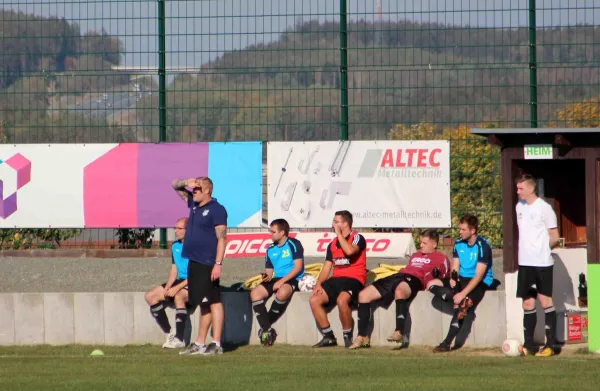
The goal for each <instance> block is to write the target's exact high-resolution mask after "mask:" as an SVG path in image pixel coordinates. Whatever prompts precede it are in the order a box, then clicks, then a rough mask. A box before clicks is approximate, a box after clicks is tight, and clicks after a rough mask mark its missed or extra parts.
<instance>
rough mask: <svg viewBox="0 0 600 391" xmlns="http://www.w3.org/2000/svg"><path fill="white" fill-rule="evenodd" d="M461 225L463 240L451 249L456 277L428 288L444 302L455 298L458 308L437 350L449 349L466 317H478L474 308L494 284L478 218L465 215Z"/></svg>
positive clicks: (490, 263) (489, 252) (454, 275)
mask: <svg viewBox="0 0 600 391" xmlns="http://www.w3.org/2000/svg"><path fill="white" fill-rule="evenodd" d="M458 227H459V234H460V239H458V240H457V241H456V242H455V243H454V249H453V251H452V257H453V259H452V274H453V276H452V277H454V278H451V279H445V280H444V281H443V284H442V282H441V281H436V282H434V283H432V285H431V286H430V287H429V291H430V292H431V293H433V294H434V295H436V296H438V297H440V298H442V300H444V301H453V302H454V307H455V309H454V314H453V316H452V320H451V321H450V329H449V330H448V334H447V336H446V339H444V341H442V343H440V344H439V345H438V346H437V347H435V348H434V349H433V351H434V352H435V353H441V352H449V351H450V346H451V345H452V341H453V340H454V338H456V336H457V335H458V334H459V332H460V330H461V329H462V327H463V324H464V318H465V316H466V315H467V314H471V315H472V316H473V317H474V316H475V309H476V308H477V306H478V305H479V303H480V302H481V300H483V297H484V296H485V291H487V290H488V289H490V287H491V286H492V284H493V283H494V272H493V271H492V247H491V246H490V244H489V243H488V241H487V240H486V239H485V238H484V237H482V236H480V235H478V233H477V230H478V227H479V222H478V220H477V217H475V216H473V215H471V214H465V215H464V216H463V217H462V219H461V220H460V223H459V226H458ZM456 272H457V273H456ZM457 280H458V281H457ZM454 292H456V293H454Z"/></svg>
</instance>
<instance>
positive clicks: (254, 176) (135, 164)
mask: <svg viewBox="0 0 600 391" xmlns="http://www.w3.org/2000/svg"><path fill="white" fill-rule="evenodd" d="M201 176H208V177H209V178H211V179H212V180H213V184H214V190H213V198H216V199H217V200H218V201H219V202H220V203H221V204H223V205H224V206H225V208H226V209H227V213H228V225H229V226H230V227H260V226H261V222H262V221H261V211H262V145H261V143H260V142H232V143H160V144H150V143H139V144H137V143H131V144H50V145H48V144H18V145H0V196H1V197H0V198H1V199H0V228H119V227H122V228H136V227H140V228H141V227H144V228H152V227H157V228H166V227H173V226H174V224H175V221H176V220H177V219H178V218H180V217H187V216H188V215H189V209H188V207H187V204H186V203H185V202H184V201H183V200H182V199H181V198H180V197H179V196H178V195H177V193H176V192H175V191H174V190H173V187H172V181H173V180H174V179H178V178H179V179H188V178H196V177H201ZM240 191H241V192H242V193H240ZM240 194H243V196H240Z"/></svg>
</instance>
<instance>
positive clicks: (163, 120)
mask: <svg viewBox="0 0 600 391" xmlns="http://www.w3.org/2000/svg"><path fill="white" fill-rule="evenodd" d="M165 22H166V21H165V0H158V129H159V131H158V140H159V142H165V141H167V92H166V89H167V85H166V74H165V73H166V34H165ZM159 236H160V248H162V249H166V248H167V230H166V228H161V229H160V235H159Z"/></svg>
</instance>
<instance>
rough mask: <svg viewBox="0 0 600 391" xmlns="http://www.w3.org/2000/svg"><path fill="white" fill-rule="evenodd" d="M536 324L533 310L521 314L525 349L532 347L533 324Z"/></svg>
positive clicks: (535, 314) (535, 315)
mask: <svg viewBox="0 0 600 391" xmlns="http://www.w3.org/2000/svg"><path fill="white" fill-rule="evenodd" d="M536 323H537V313H536V311H535V308H533V309H532V310H531V311H525V313H524V314H523V329H524V337H525V338H524V340H525V342H524V344H523V345H525V347H526V348H528V349H531V347H532V346H533V336H534V334H535V324H536Z"/></svg>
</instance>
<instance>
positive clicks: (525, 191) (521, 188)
mask: <svg viewBox="0 0 600 391" xmlns="http://www.w3.org/2000/svg"><path fill="white" fill-rule="evenodd" d="M516 182H517V195H518V196H519V199H521V200H523V201H527V200H528V199H530V198H532V197H535V187H536V181H535V178H534V177H533V176H532V175H529V174H524V175H521V176H520V177H518V178H517V181H516Z"/></svg>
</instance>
